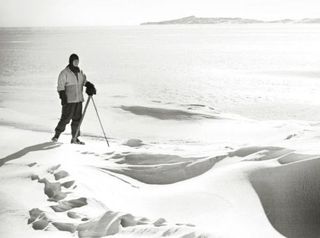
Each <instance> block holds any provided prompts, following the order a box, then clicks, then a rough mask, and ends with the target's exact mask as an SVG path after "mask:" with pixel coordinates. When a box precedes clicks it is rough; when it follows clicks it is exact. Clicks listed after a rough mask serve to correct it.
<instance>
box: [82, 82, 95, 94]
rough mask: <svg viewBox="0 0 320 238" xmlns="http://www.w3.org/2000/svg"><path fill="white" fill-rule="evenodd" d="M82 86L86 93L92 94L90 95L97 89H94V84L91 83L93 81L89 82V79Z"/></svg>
mask: <svg viewBox="0 0 320 238" xmlns="http://www.w3.org/2000/svg"><path fill="white" fill-rule="evenodd" d="M84 86H86V93H87V94H88V95H89V96H92V95H94V94H97V90H96V88H95V87H94V84H93V83H90V82H89V81H87V82H86V84H85V85H84Z"/></svg>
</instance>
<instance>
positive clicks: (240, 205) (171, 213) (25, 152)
mask: <svg viewBox="0 0 320 238" xmlns="http://www.w3.org/2000/svg"><path fill="white" fill-rule="evenodd" d="M224 121H225V123H230V122H229V120H224ZM257 123H258V125H259V126H257ZM236 124H238V129H239V131H242V130H244V128H243V127H245V129H246V130H247V131H248V134H247V138H246V143H239V141H241V139H243V138H244V137H243V138H242V136H243V135H242V134H241V133H238V134H237V132H236V131H234V134H233V136H234V135H236V134H237V135H238V136H239V137H238V138H234V143H230V142H229V143H230V144H232V145H230V146H228V145H226V144H223V143H208V144H207V145H204V144H201V145H198V144H197V143H191V144H188V145H185V144H184V143H180V144H179V143H178V142H172V143H170V144H169V143H149V142H145V141H140V140H138V139H132V140H129V141H127V142H124V141H119V140H116V139H113V140H111V141H110V142H111V143H110V144H111V146H110V147H107V144H106V143H105V141H103V140H101V139H96V138H90V137H84V138H83V139H84V140H85V141H86V142H87V144H86V145H85V146H80V145H71V144H69V136H68V135H65V136H63V137H62V138H61V142H60V143H57V144H53V143H51V142H48V138H50V136H51V134H49V133H46V132H35V131H31V130H23V129H17V128H13V127H10V126H1V134H2V136H1V138H0V145H1V148H0V158H1V159H0V193H1V194H0V220H1V222H0V237H4V238H9V237H10V238H15V237H59V238H60V237H104V236H107V235H110V236H111V235H112V236H114V237H142V236H146V237H268V238H269V237H297V238H298V237H318V236H319V234H320V233H319V232H320V231H319V229H320V228H319V227H320V226H319V213H320V199H319V195H320V194H319V193H320V190H319V182H320V181H319V176H318V171H319V168H320V160H319V155H320V149H319V146H318V143H319V142H318V140H319V138H318V137H319V136H318V132H319V130H320V127H319V124H317V123H311V122H310V123H308V122H297V121H268V122H256V121H251V120H250V121H247V120H245V121H243V119H240V118H238V119H234V120H233V125H234V128H236V126H235V125H236ZM226 125H228V124H226ZM241 127H242V128H241ZM257 127H259V128H264V129H263V130H261V131H260V134H259V133H258V134H257V133H256V131H255V130H256V128H257ZM223 128H226V126H224V127H223ZM240 128H241V130H240ZM233 130H236V129H233ZM250 132H251V133H250ZM263 133H264V135H263ZM222 134H223V133H221V135H222ZM217 135H219V134H217ZM220 139H221V138H220ZM217 141H223V140H219V138H218V139H217ZM237 142H238V143H237ZM174 143H177V144H174ZM199 148H201V150H200V149H199ZM17 227H18V229H17Z"/></svg>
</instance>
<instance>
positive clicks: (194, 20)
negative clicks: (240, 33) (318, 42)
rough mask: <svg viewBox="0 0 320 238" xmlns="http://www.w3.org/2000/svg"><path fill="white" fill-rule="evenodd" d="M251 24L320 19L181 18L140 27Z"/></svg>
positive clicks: (318, 21) (315, 20)
mask: <svg viewBox="0 0 320 238" xmlns="http://www.w3.org/2000/svg"><path fill="white" fill-rule="evenodd" d="M253 23H320V18H304V19H301V20H292V19H280V20H273V21H262V20H255V19H246V18H239V17H237V18H232V17H213V18H206V17H195V16H189V17H183V18H180V19H175V20H169V21H160V22H144V23H141V25H168V24H253Z"/></svg>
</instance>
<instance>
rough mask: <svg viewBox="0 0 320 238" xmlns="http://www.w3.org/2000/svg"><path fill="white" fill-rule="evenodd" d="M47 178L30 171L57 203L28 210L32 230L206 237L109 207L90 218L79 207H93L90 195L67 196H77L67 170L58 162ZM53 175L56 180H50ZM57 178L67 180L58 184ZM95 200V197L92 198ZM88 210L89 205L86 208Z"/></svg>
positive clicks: (86, 237)
mask: <svg viewBox="0 0 320 238" xmlns="http://www.w3.org/2000/svg"><path fill="white" fill-rule="evenodd" d="M46 171H47V177H44V178H40V177H39V176H38V175H35V174H33V175H32V176H31V179H32V180H37V181H38V182H39V183H43V184H44V185H45V187H44V193H45V194H46V195H47V197H48V201H51V202H56V203H57V204H56V205H51V206H49V207H50V208H51V209H52V210H51V211H50V210H48V209H47V208H33V209H31V210H30V211H29V219H28V224H30V225H31V226H32V228H33V229H35V230H44V231H45V230H48V231H50V230H52V229H57V230H59V231H64V232H70V233H73V234H76V235H77V236H78V237H79V238H96V237H104V236H111V235H117V234H118V235H121V236H126V237H132V236H137V237H139V236H140V235H144V236H157V237H190V238H197V237H199V238H200V237H202V238H205V237H209V235H206V234H204V233H200V232H197V231H196V230H195V228H194V227H193V225H190V224H175V225H174V224H169V223H168V222H167V221H166V220H165V219H163V218H159V219H156V220H150V219H148V218H145V217H136V216H134V215H132V214H130V213H123V212H115V211H112V210H110V209H108V208H104V209H102V210H101V211H100V212H99V213H100V215H98V216H95V217H92V216H90V215H86V214H85V213H84V212H81V210H77V209H79V208H80V209H81V208H82V207H85V206H92V205H91V204H90V203H94V201H90V199H89V198H86V197H79V198H76V199H67V196H68V195H73V196H76V194H75V191H74V190H75V188H76V187H77V186H76V184H75V182H76V181H74V180H70V178H69V173H68V172H67V171H65V170H61V165H56V166H52V167H50V168H48V169H47V170H46ZM50 174H52V175H53V177H54V178H55V181H52V182H51V181H49V178H50V177H51V176H50ZM60 180H66V182H63V183H60V182H59V181H60ZM91 200H94V199H91ZM88 209H89V210H90V208H88Z"/></svg>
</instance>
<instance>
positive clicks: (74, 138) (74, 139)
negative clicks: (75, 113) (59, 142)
mask: <svg viewBox="0 0 320 238" xmlns="http://www.w3.org/2000/svg"><path fill="white" fill-rule="evenodd" d="M91 97H92V96H89V97H88V99H87V102H86V105H85V107H84V110H83V113H82V117H81V120H80V123H79V125H78V128H77V131H76V134H75V135H74V137H73V138H72V141H73V142H76V139H77V137H78V134H79V131H80V126H81V124H82V121H83V118H84V115H85V114H86V111H87V107H88V105H89V102H90V99H91ZM92 100H93V99H92Z"/></svg>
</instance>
